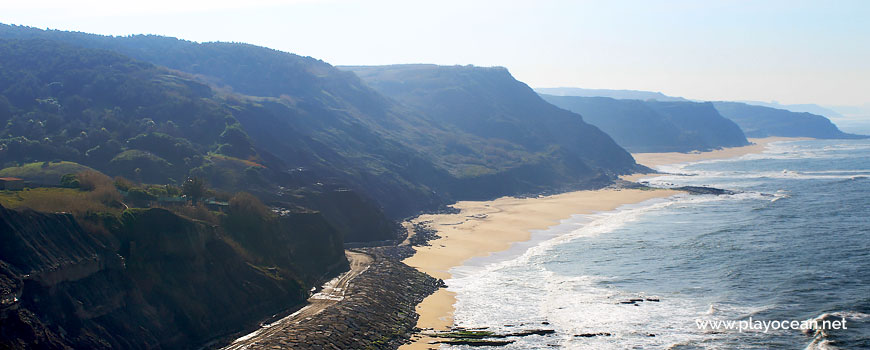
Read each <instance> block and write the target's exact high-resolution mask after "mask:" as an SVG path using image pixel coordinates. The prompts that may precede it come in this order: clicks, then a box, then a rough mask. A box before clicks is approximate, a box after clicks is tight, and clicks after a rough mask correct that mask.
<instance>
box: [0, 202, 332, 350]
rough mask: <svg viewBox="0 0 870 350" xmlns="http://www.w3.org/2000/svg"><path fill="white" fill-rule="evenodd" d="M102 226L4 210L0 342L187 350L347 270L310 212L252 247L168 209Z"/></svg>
mask: <svg viewBox="0 0 870 350" xmlns="http://www.w3.org/2000/svg"><path fill="white" fill-rule="evenodd" d="M106 220H107V222H110V223H113V224H112V225H110V226H112V228H111V230H110V231H111V232H102V233H94V232H88V231H86V230H85V229H83V228H82V227H81V226H80V225H79V224H78V223H77V222H76V221H75V219H73V218H72V217H71V216H70V215H68V214H46V213H38V212H33V211H21V212H19V211H15V210H9V209H5V208H2V207H0V239H2V241H3V242H4V244H3V245H2V247H0V283H2V285H0V292H2V296H0V300H2V301H3V303H2V310H0V319H2V324H3V327H2V331H0V343H3V344H8V345H9V347H11V348H31V347H34V346H35V347H39V348H46V349H62V348H97V349H110V348H131V349H145V348H192V347H196V346H199V345H201V344H203V343H204V342H206V341H208V340H209V339H212V338H215V337H218V336H222V335H224V334H228V333H232V332H236V331H238V330H239V329H242V328H244V327H247V326H249V325H251V324H253V323H256V322H258V321H259V320H261V319H263V318H265V317H268V316H269V315H272V314H274V313H276V312H279V311H281V310H284V309H286V308H288V307H293V306H294V305H299V304H301V303H302V302H304V300H305V298H307V293H308V290H309V289H310V288H311V286H313V285H315V284H317V283H320V281H322V280H323V279H324V278H328V277H329V276H331V275H333V274H335V273H337V272H338V271H340V270H342V269H343V268H346V264H347V261H346V260H345V258H344V254H343V250H342V248H341V237H340V236H339V235H338V234H337V232H336V231H334V230H332V229H330V228H329V226H328V225H325V221H323V219H322V218H320V217H319V215H318V214H315V213H296V214H292V215H290V216H288V217H285V218H283V219H276V221H275V222H269V223H264V225H263V227H262V228H261V229H260V230H254V231H252V232H254V233H253V234H250V235H248V236H247V237H246V239H245V240H241V239H236V238H235V237H234V235H238V234H233V233H230V232H227V231H225V230H223V229H222V228H221V227H216V226H211V225H208V224H205V223H202V222H196V221H191V220H189V219H185V218H183V217H179V216H177V215H175V214H172V213H170V212H168V211H165V210H162V209H147V210H128V211H126V212H124V214H123V215H122V216H121V217H120V218H118V219H112V218H106ZM265 232H269V234H265ZM266 236H268V237H270V239H269V240H268V241H265V242H264V237H266ZM266 247H268V248H266Z"/></svg>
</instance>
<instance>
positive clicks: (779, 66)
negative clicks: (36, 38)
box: [0, 0, 870, 105]
mask: <svg viewBox="0 0 870 350" xmlns="http://www.w3.org/2000/svg"><path fill="white" fill-rule="evenodd" d="M868 18H870V1H548V0H539V1H522V2H519V1H468V0H466V1H453V0H442V1H428V2H422V1H410V0H404V1H381V0H369V1H341V0H320V1H318V0H296V1H279V0H249V1H226V0H211V1H201V0H197V1H181V0H175V1H168V0H155V1H148V2H145V1H135V2H133V1H107V0H91V1H56V0H51V1H39V0H30V1H3V4H0V22H3V23H8V24H22V25H30V26H34V27H39V28H52V29H63V30H75V31H84V32H90V33H100V34H110V35H127V34H140V33H146V34H160V35H168V36H175V37H179V38H183V39H188V40H194V41H238V42H247V43H252V44H257V45H263V46H268V47H271V48H275V49H279V50H283V51H289V52H293V53H297V54H301V55H306V56H313V57H316V58H320V59H323V60H325V61H327V62H329V63H332V64H336V65H346V64H391V63H437V64H474V65H480V66H504V67H507V68H508V69H510V71H511V72H512V73H513V74H514V76H515V77H517V79H519V80H522V81H524V82H526V83H528V84H529V85H531V86H533V87H556V86H576V87H586V88H610V89H636V90H652V91H661V92H664V93H666V94H669V95H675V96H684V97H688V98H695V99H709V100H720V99H721V100H762V101H771V100H776V101H778V102H781V103H818V104H827V105H861V104H864V103H868V102H870V20H868Z"/></svg>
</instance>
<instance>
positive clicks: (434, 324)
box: [399, 137, 805, 350]
mask: <svg viewBox="0 0 870 350" xmlns="http://www.w3.org/2000/svg"><path fill="white" fill-rule="evenodd" d="M803 139H805V138H784V137H768V138H761V139H750V142H752V143H753V144H751V145H748V146H743V147H733V148H725V149H720V150H715V151H710V152H696V153H676V152H672V153H637V154H632V156H634V157H635V159H636V160H637V163H638V164H642V165H645V166H647V167H649V168H652V169H655V168H656V167H659V166H662V165H668V164H678V163H686V162H697V161H702V160H712V159H728V158H735V157H740V156H743V155H746V154H753V153H761V152H763V151H764V150H765V149H766V148H767V145H768V144H770V143H771V142H777V141H796V140H803ZM650 175H652V174H632V175H627V176H623V177H621V178H622V179H623V180H627V181H636V180H637V179H639V178H642V177H649V176H650ZM678 193H681V192H680V191H675V190H665V189H655V190H639V189H600V190H585V191H575V192H567V193H562V194H557V195H550V196H539V197H533V198H514V197H502V198H498V199H495V200H491V201H461V202H457V203H456V204H454V205H452V207H454V208H456V209H459V212H458V213H455V214H425V215H420V216H418V217H416V218H414V219H412V220H410V221H409V222H410V223H424V224H427V225H428V226H429V227H430V228H431V229H434V230H436V231H437V233H438V235H439V236H440V238H437V239H434V240H431V241H429V245H428V246H418V247H413V248H414V250H415V253H414V255H413V256H411V257H409V258H407V259H405V260H403V261H402V262H403V263H405V264H407V265H409V266H411V267H414V268H416V269H417V270H419V271H422V272H425V273H427V274H429V275H431V276H433V277H435V278H439V279H443V280H448V279H450V277H451V274H450V269H451V268H453V267H458V266H462V265H463V264H465V263H466V262H467V261H469V260H470V259H472V258H476V257H486V256H490V255H492V254H493V253H497V252H501V251H505V250H507V249H509V248H510V247H511V246H512V245H513V243H517V242H524V241H528V240H529V239H531V238H532V231H534V230H545V229H548V228H549V227H552V226H555V225H558V224H560V223H561V222H562V221H563V220H566V219H569V218H570V217H571V216H572V215H576V214H580V215H584V214H592V213H595V212H602V211H612V210H615V209H617V208H619V207H620V206H623V205H627V204H636V203H640V202H644V201H647V200H651V199H655V198H663V197H670V196H672V195H675V194H678ZM455 302H456V299H455V293H454V292H451V291H449V290H447V289H446V288H441V289H438V290H437V291H436V292H435V293H434V294H432V295H430V296H429V297H427V298H425V299H424V300H423V301H422V302H421V303H420V304H418V305H417V306H416V311H417V313H418V314H419V315H420V317H419V319H418V321H417V327H418V328H420V329H423V330H428V329H434V330H448V329H449V328H450V327H452V326H453V312H454V307H453V305H454V303H455ZM411 340H412V342H411V343H408V344H405V345H402V346H401V347H400V348H399V349H403V350H415V349H432V348H438V345H437V344H429V342H430V341H432V340H434V339H433V338H429V337H427V336H425V335H422V334H416V335H414V336H412V338H411Z"/></svg>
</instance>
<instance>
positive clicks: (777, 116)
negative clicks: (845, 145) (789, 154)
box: [713, 102, 866, 139]
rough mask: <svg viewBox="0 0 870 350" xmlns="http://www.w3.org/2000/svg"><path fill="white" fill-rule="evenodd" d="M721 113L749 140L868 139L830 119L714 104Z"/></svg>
mask: <svg viewBox="0 0 870 350" xmlns="http://www.w3.org/2000/svg"><path fill="white" fill-rule="evenodd" d="M713 104H714V105H715V106H716V109H717V110H719V113H722V115H723V116H725V117H726V118H728V119H731V120H733V121H734V122H735V123H737V125H740V128H741V129H743V132H745V133H746V135H747V136H749V137H768V136H783V137H814V138H818V139H851V138H865V137H866V136H862V135H854V134H847V133H844V132H842V131H840V129H839V128H837V126H836V125H834V123H832V122H831V121H830V120H829V119H828V118H825V117H823V116H820V115H816V114H812V113H806V112H801V113H798V112H791V111H787V110H784V109H776V108H770V107H764V106H754V105H749V104H746V103H741V102H713Z"/></svg>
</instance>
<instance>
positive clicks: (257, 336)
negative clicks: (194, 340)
mask: <svg viewBox="0 0 870 350" xmlns="http://www.w3.org/2000/svg"><path fill="white" fill-rule="evenodd" d="M345 254H347V260H348V262H349V263H350V270H349V271H347V272H345V273H343V274H341V275H340V276H338V277H336V278H334V279H332V280H331V281H329V282H327V283H326V284H324V285H323V289H322V290H321V291H320V292H318V293H317V294H314V295H312V296H311V297H310V298H308V305H305V306H304V307H302V308H301V309H299V311H296V312H294V313H293V314H291V315H289V316H287V317H284V318H282V319H280V320H278V321H275V322H272V323H270V324H267V325H265V326H263V327H262V328H260V329H258V330H256V331H254V332H251V333H250V334H248V335H245V336H243V337H240V338H238V339H236V340H234V341H233V342H232V343H231V344H230V345H227V346H226V347H224V348H223V349H224V350H243V349H256V348H258V346H257V344H258V343H260V342H261V341H265V340H268V339H269V338H271V337H273V336H275V335H277V334H281V333H282V332H284V331H285V330H286V329H288V328H291V327H293V326H295V325H297V324H299V323H300V322H302V321H305V320H307V319H309V318H311V317H312V316H314V315H317V314H318V313H320V312H321V311H323V310H325V309H327V308H329V307H330V306H332V305H335V304H337V303H338V302H340V301H341V300H342V299H344V295H345V292H346V291H347V289H348V287H350V283H351V281H353V279H354V278H356V276H359V275H360V274H361V273H363V272H365V271H366V270H367V269H368V268H369V266H370V265H371V264H372V262H374V259H373V258H372V257H371V256H369V255H367V254H363V253H357V252H352V251H349V250H346V251H345Z"/></svg>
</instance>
